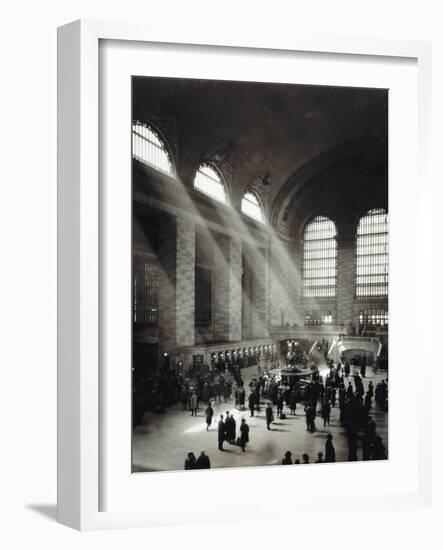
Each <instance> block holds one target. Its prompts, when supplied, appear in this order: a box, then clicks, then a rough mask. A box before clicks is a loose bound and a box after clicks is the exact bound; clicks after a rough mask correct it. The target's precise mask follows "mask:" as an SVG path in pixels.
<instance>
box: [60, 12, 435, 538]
mask: <svg viewBox="0 0 443 550" xmlns="http://www.w3.org/2000/svg"><path fill="white" fill-rule="evenodd" d="M106 40H109V41H119V42H120V41H125V42H127V43H128V44H135V43H156V44H175V45H176V47H177V45H180V44H182V45H183V46H184V45H189V44H194V45H195V46H197V47H198V48H200V49H201V50H202V51H204V50H205V48H209V47H214V46H217V47H224V48H230V49H231V50H230V51H232V52H235V50H242V51H243V52H244V51H246V49H251V50H263V51H266V50H268V51H273V52H276V53H277V54H278V55H281V56H284V55H285V52H305V53H310V54H312V55H324V54H330V55H331V56H332V57H333V56H338V57H340V56H355V57H357V56H368V57H367V59H369V58H377V57H378V58H380V57H385V58H390V59H392V60H393V61H392V62H393V63H394V64H395V60H399V61H401V60H402V59H412V60H414V62H415V63H416V65H417V74H418V76H417V79H418V105H417V112H418V126H417V128H418V160H417V163H418V181H417V180H416V179H415V177H414V180H415V183H416V184H418V186H417V189H419V190H420V191H419V193H418V196H417V198H416V201H417V205H418V210H417V212H418V217H419V220H418V221H417V222H416V223H417V224H419V225H420V230H421V231H424V232H425V231H426V230H429V227H430V226H431V224H432V220H431V219H430V215H429V212H431V209H429V210H428V209H427V208H426V207H427V206H428V205H429V204H430V202H431V194H432V181H431V177H430V173H429V170H430V168H429V164H430V163H429V157H428V155H429V154H430V149H431V147H430V142H431V95H430V94H431V64H432V56H431V52H432V47H431V44H430V43H427V42H419V41H404V40H380V39H377V40H371V39H364V38H355V37H352V38H351V37H324V36H315V35H304V34H301V33H299V34H297V36H294V37H281V38H278V39H277V38H275V36H272V37H263V36H260V35H258V34H254V31H253V30H251V31H249V32H248V33H247V36H242V37H237V36H232V35H231V36H229V37H226V36H224V33H223V31H222V30H221V31H220V35H219V36H214V35H213V36H211V40H210V41H208V40H207V38H206V36H205V35H204V31H203V30H202V32H201V35H200V36H197V35H196V34H195V33H193V35H192V37H191V36H188V35H187V32H186V30H185V29H183V31H180V32H179V31H177V30H174V31H171V33H170V35H168V33H166V32H164V31H162V30H156V29H155V28H154V27H153V28H148V27H146V26H144V25H137V24H132V23H131V24H127V23H119V22H103V21H77V22H74V23H71V24H68V25H66V26H64V27H61V28H60V29H59V32H58V51H59V57H58V188H59V193H58V297H59V298H58V520H59V522H60V523H63V524H65V525H68V526H70V527H73V528H76V529H80V530H91V529H105V528H120V527H136V526H137V527H148V526H152V525H161V524H174V523H184V522H188V521H193V519H192V517H195V518H198V521H210V520H211V518H212V519H217V520H220V519H225V520H230V519H235V517H234V515H232V514H230V513H229V511H226V513H224V514H223V515H222V517H220V518H214V517H213V516H212V515H211V514H206V513H205V505H204V503H201V504H200V505H196V506H195V507H194V508H193V509H192V514H188V513H187V511H186V510H184V509H183V507H182V508H181V506H182V505H181V501H180V499H179V498H177V503H176V505H175V506H173V505H172V504H171V507H170V509H166V508H162V507H161V506H156V502H155V500H156V499H155V498H154V499H151V501H150V503H147V505H146V506H145V507H143V508H141V507H138V506H130V505H129V504H128V503H127V502H122V506H121V507H120V508H116V507H114V508H113V509H112V510H103V507H102V506H101V496H100V484H101V483H103V472H102V471H101V469H102V462H101V461H102V458H103V457H102V456H101V454H102V452H103V449H104V448H105V446H104V445H103V441H102V432H101V422H102V417H101V413H102V410H103V409H102V408H101V405H100V399H103V397H104V395H103V388H102V387H101V372H102V370H101V369H102V364H101V356H100V346H99V342H100V333H101V316H100V311H101V310H100V302H101V301H102V300H103V296H104V294H103V293H102V292H101V288H100V284H99V282H100V280H101V276H102V273H101V266H102V263H101V254H102V250H101V235H100V232H101V231H102V230H103V226H101V225H100V215H101V213H102V209H103V204H102V201H101V198H102V197H101V193H100V175H99V158H100V147H101V143H100V139H99V135H100V134H99V131H100V128H99V113H100V107H101V106H100V99H99V98H100V96H99V73H100V52H99V48H100V42H101V41H106ZM208 55H211V54H210V53H208ZM426 213H428V214H427V215H426ZM416 252H417V249H415V250H414V254H415V253H416ZM417 253H418V252H417ZM420 255H421V256H420V258H417V259H416V261H417V262H419V264H420V265H427V266H428V268H429V266H430V264H431V263H432V249H431V248H429V247H422V248H421V249H420ZM416 282H418V285H417V289H416V292H417V295H416V296H415V302H416V304H417V307H419V304H420V305H422V304H425V302H426V301H428V302H429V301H430V292H431V289H430V287H429V285H428V284H427V280H426V279H425V273H424V270H423V269H421V270H418V272H417V279H416ZM420 307H421V306H420ZM423 307H426V306H424V305H423ZM417 330H420V329H419V328H418V329H417ZM429 363H430V362H429ZM426 368H429V367H426V361H425V360H423V369H424V370H425V369H426ZM414 397H415V396H414ZM416 398H417V403H418V405H417V409H416V410H417V415H419V416H420V415H422V414H424V412H423V411H424V410H425V409H426V407H429V405H427V404H426V403H428V402H427V401H426V402H425V395H424V392H423V391H422V388H421V387H420V386H418V387H417V395H416ZM414 410H415V409H414ZM416 422H417V425H418V426H419V433H418V439H417V442H418V444H417V449H418V459H417V465H418V468H417V471H414V472H411V475H413V476H414V480H416V483H414V484H413V485H414V487H415V488H414V490H410V491H409V492H408V494H404V493H402V492H397V493H396V492H392V493H389V492H387V493H386V494H385V495H383V496H380V495H377V494H373V495H371V496H369V495H365V494H356V495H352V491H351V492H349V491H347V492H346V494H344V495H343V496H342V495H336V497H334V498H336V502H339V505H340V507H341V509H342V510H346V509H352V508H353V507H354V506H355V505H356V503H357V502H358V505H359V506H360V507H363V508H364V507H366V506H367V508H368V509H369V508H370V507H373V506H377V508H378V509H379V510H380V509H388V508H391V509H392V508H405V507H407V508H418V507H423V506H430V504H431V500H432V476H431V474H432V471H431V468H430V467H429V465H428V461H429V457H430V456H431V429H430V426H429V425H428V424H427V423H426V422H423V421H421V418H419V417H417V419H416ZM128 430H129V426H128ZM333 467H334V468H336V469H337V471H339V472H340V475H343V472H344V471H346V470H343V468H353V467H354V466H353V465H346V464H342V465H336V466H333ZM275 470H276V472H275V474H274V475H276V476H279V475H280V476H281V473H279V471H280V469H279V468H276V469H275ZM259 471H260V469H257V472H259ZM159 475H161V476H162V479H163V480H165V481H166V480H167V479H168V476H169V479H171V478H172V479H175V480H177V479H179V478H178V476H179V475H182V474H178V473H161V474H159ZM210 475H213V476H216V475H217V476H218V478H219V479H220V480H221V482H223V479H224V480H226V476H227V475H228V476H229V475H231V476H236V475H238V472H235V471H231V472H229V471H227V472H223V473H220V474H219V473H218V472H217V473H215V472H211V473H210ZM251 475H252V474H251ZM255 475H257V474H255ZM172 476H177V477H175V478H173V477H172ZM223 476H224V477H223ZM148 482H149V481H148ZM156 490H158V489H156ZM324 496H325V497H326V495H324ZM321 498H323V497H322V496H321V490H319V491H317V492H315V495H314V496H313V497H312V503H313V505H314V506H315V504H316V503H318V502H320V499H321ZM266 501H267V496H266V492H264V494H263V496H262V502H258V501H257V500H254V507H253V508H252V509H251V511H250V512H248V514H247V515H246V516H245V519H259V518H261V517H263V509H264V508H265V503H266ZM245 502H246V501H245ZM330 502H332V501H330ZM180 510H182V513H181V512H180Z"/></svg>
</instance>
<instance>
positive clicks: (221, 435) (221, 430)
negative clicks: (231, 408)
mask: <svg viewBox="0 0 443 550" xmlns="http://www.w3.org/2000/svg"><path fill="white" fill-rule="evenodd" d="M225 431H226V425H225V423H224V422H223V420H219V422H218V440H219V441H224V440H225Z"/></svg>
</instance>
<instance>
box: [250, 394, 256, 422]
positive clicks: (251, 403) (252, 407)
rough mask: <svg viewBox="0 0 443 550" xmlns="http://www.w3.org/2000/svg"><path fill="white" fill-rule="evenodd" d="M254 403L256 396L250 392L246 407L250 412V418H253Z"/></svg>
mask: <svg viewBox="0 0 443 550" xmlns="http://www.w3.org/2000/svg"><path fill="white" fill-rule="evenodd" d="M255 402H256V394H255V392H251V393H250V394H249V397H248V406H249V411H250V413H251V414H250V417H251V418H252V417H253V416H254V409H255Z"/></svg>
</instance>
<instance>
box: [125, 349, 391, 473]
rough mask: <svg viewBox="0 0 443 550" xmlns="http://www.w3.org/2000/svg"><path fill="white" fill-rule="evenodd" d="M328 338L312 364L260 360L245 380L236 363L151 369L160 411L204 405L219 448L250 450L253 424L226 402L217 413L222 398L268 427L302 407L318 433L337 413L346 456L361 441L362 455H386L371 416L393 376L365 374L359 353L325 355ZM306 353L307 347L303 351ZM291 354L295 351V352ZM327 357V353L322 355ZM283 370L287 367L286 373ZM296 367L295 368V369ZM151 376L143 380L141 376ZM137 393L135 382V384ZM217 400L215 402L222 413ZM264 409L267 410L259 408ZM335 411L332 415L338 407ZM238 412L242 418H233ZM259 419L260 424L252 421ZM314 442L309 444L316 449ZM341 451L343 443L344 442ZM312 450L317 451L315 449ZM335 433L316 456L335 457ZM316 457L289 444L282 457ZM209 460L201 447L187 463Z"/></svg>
mask: <svg viewBox="0 0 443 550" xmlns="http://www.w3.org/2000/svg"><path fill="white" fill-rule="evenodd" d="M328 347H329V342H327V341H321V342H319V346H318V350H317V352H318V353H317V356H315V355H314V356H310V358H309V359H310V361H309V364H306V361H305V360H304V361H303V363H302V364H300V365H299V364H297V362H296V363H287V368H285V369H283V370H282V371H280V370H278V371H272V373H271V372H270V371H268V369H267V368H266V367H264V368H258V369H257V373H256V374H255V375H254V376H252V378H251V380H250V382H249V383H248V384H247V385H246V384H245V383H244V380H243V377H242V371H241V368H240V366H239V365H238V364H235V363H233V362H232V363H230V364H224V365H218V366H215V367H214V365H212V366H209V365H206V364H203V365H200V367H199V368H194V367H193V368H192V369H191V367H189V369H188V371H187V373H186V375H185V373H184V372H183V371H180V370H178V369H169V371H163V372H162V373H161V375H159V376H156V377H152V379H150V380H149V381H148V387H149V388H150V391H151V397H152V396H153V397H152V399H153V409H154V411H156V412H163V410H164V409H165V408H166V407H168V406H170V405H174V404H177V403H179V405H180V409H181V411H183V412H187V413H188V414H190V416H193V417H196V416H201V414H202V412H203V413H204V418H205V422H206V430H207V431H211V430H212V428H213V425H214V424H216V433H217V443H218V449H219V451H221V452H223V451H224V450H225V447H224V446H225V445H232V446H236V447H238V448H239V449H241V452H246V449H247V447H248V445H249V444H250V428H249V425H248V423H247V421H246V418H244V417H241V418H238V414H235V415H234V414H233V413H232V412H229V410H227V411H226V412H225V413H222V414H219V413H220V410H219V409H220V405H224V404H226V405H228V404H229V407H230V408H231V407H232V408H231V411H234V412H237V411H244V412H245V413H246V411H248V410H249V417H250V418H254V417H256V416H259V417H260V418H264V420H265V424H264V425H265V426H266V430H270V431H272V430H273V429H274V428H273V423H274V422H275V421H276V419H278V420H285V419H286V418H287V416H286V415H292V416H299V415H300V414H302V415H303V416H304V419H305V422H306V431H307V432H308V433H311V434H313V433H315V432H316V431H317V430H318V426H317V423H318V418H319V417H320V419H321V423H322V429H323V430H324V429H325V428H326V429H327V428H328V427H329V425H330V422H331V416H333V420H334V421H336V420H338V422H339V424H340V425H341V426H342V428H343V429H344V434H345V440H346V442H347V460H348V461H355V460H358V454H359V453H358V451H359V449H361V457H362V459H363V460H382V459H386V458H387V452H386V448H385V446H384V443H383V440H382V438H381V437H380V435H379V434H378V432H377V425H376V422H375V420H374V418H373V414H371V413H372V411H373V408H374V406H376V407H378V408H379V409H380V410H382V411H387V409H388V384H387V380H381V381H380V382H379V383H377V384H376V385H375V386H374V384H373V382H372V380H370V381H369V383H366V382H364V379H365V378H366V371H367V361H366V360H365V358H363V357H357V356H354V357H352V358H351V359H350V361H346V360H344V359H343V358H342V360H341V361H338V362H337V364H334V363H333V361H332V360H329V359H328V358H327V353H325V352H327V350H328ZM323 355H324V356H325V357H326V367H324V365H322V367H321V371H320V367H319V363H320V357H322V356H323ZM300 356H303V358H305V353H304V352H303V353H300ZM291 359H292V356H291ZM321 362H322V363H323V359H321ZM285 373H286V374H285ZM291 373H292V374H295V375H294V376H290V374H291ZM144 383H145V384H146V380H145V381H144ZM134 387H135V393H136V392H137V390H136V388H137V384H135V385H134ZM214 407H215V408H217V409H218V411H219V412H218V413H217V420H216V422H214V419H215V418H216V414H215V411H214ZM262 410H264V414H261V413H262ZM334 410H336V411H337V412H336V413H335V414H334V415H333V414H332V413H333V411H334ZM236 417H237V419H236ZM254 427H255V425H254ZM311 450H312V449H311ZM340 450H341V452H342V451H343V449H342V448H340ZM314 454H315V453H314ZM335 460H336V458H335V449H334V445H333V436H332V434H330V433H328V435H327V438H326V441H325V448H324V449H319V450H318V452H317V454H316V457H315V459H314V460H313V462H314V463H322V462H335ZM310 461H311V458H310V457H309V455H308V454H307V453H303V454H301V455H300V456H299V457H293V455H292V452H291V451H290V450H288V451H287V452H286V453H285V455H284V458H283V459H282V461H281V463H282V464H286V465H288V464H309V463H310ZM203 468H210V459H209V457H208V456H207V455H206V452H205V451H200V454H199V456H198V458H196V456H195V455H194V452H193V451H189V453H188V455H187V457H186V460H185V469H203Z"/></svg>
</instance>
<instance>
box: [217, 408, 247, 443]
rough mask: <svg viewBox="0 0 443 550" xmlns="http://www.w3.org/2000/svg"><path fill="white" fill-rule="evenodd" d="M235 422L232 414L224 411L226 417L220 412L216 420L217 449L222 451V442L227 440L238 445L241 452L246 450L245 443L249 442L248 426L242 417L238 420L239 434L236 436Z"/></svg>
mask: <svg viewBox="0 0 443 550" xmlns="http://www.w3.org/2000/svg"><path fill="white" fill-rule="evenodd" d="M236 429H237V423H236V421H235V418H234V416H233V415H232V414H231V415H230V414H229V411H227V412H226V417H224V416H223V415H222V414H221V415H220V419H219V421H218V430H217V435H218V450H219V451H224V450H225V449H224V448H223V443H224V442H225V441H227V442H228V443H229V444H231V445H238V446H239V447H240V448H241V450H242V451H243V452H245V451H246V445H247V444H248V443H249V426H248V424H247V422H246V420H245V419H244V418H242V419H241V421H240V427H239V431H240V435H239V436H238V437H237V438H236Z"/></svg>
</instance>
